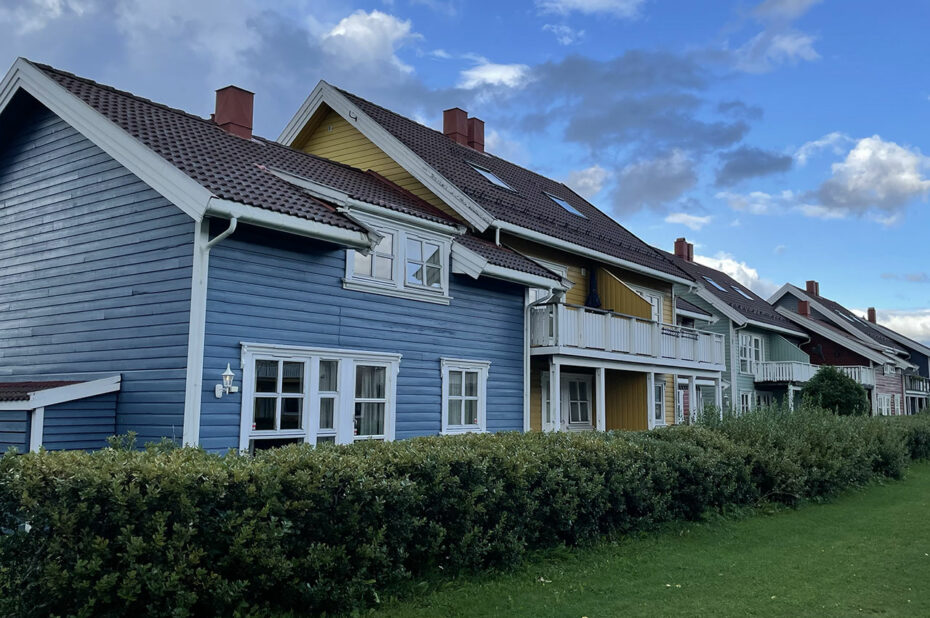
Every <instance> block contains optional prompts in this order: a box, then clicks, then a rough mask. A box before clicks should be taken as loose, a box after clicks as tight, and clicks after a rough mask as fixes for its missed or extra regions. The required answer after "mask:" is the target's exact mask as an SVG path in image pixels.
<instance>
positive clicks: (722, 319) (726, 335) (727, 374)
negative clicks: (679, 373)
mask: <svg viewBox="0 0 930 618" xmlns="http://www.w3.org/2000/svg"><path fill="white" fill-rule="evenodd" d="M681 297H682V298H684V299H685V300H687V301H688V302H690V303H691V304H693V305H696V306H697V307H700V308H701V309H703V310H704V311H707V312H709V313H710V314H711V315H714V316H717V318H718V320H717V321H716V322H714V323H713V324H708V323H706V322H705V323H704V324H703V325H702V326H700V330H703V331H706V332H709V333H717V334H719V335H723V354H724V366H725V369H724V370H723V374H722V379H723V380H725V381H726V382H727V383H730V382H732V381H733V378H732V376H733V374H732V373H731V369H733V364H732V363H733V361H734V359H737V360H738V358H739V356H738V355H739V350H737V349H736V348H735V347H734V343H733V341H732V340H731V338H730V325H731V322H730V319H729V318H727V317H726V316H723V315H721V314H720V313H719V312H718V311H717V310H716V309H715V308H714V306H713V305H711V304H710V303H708V302H707V301H706V300H704V299H703V298H701V297H700V296H698V295H697V294H682V295H681ZM735 371H736V373H737V374H739V367H738V366H737V367H736V368H735ZM666 388H669V387H668V385H666ZM736 404H739V394H738V393H736V392H734V391H733V386H732V385H731V388H730V389H729V390H727V389H723V408H724V409H725V410H726V409H729V408H730V406H732V405H736ZM673 407H674V402H673ZM672 414H673V415H674V409H673V410H672Z"/></svg>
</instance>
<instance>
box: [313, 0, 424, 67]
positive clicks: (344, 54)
mask: <svg viewBox="0 0 930 618" xmlns="http://www.w3.org/2000/svg"><path fill="white" fill-rule="evenodd" d="M416 38H420V35H419V34H416V33H415V32H413V25H412V24H411V22H410V20H409V19H404V20H402V19H398V18H397V17H394V16H393V15H389V14H387V13H382V12H381V11H378V10H374V11H371V12H370V13H366V12H365V11H363V10H358V11H355V12H354V13H352V14H351V15H349V16H348V17H344V18H343V19H341V20H340V21H339V23H337V24H336V25H335V26H333V28H332V29H331V30H330V31H329V32H327V33H326V35H325V36H324V37H323V44H324V46H323V48H324V49H325V50H327V51H328V52H329V54H330V55H331V56H332V57H334V58H338V59H339V60H340V61H341V63H342V64H343V65H344V66H346V67H347V68H350V67H353V66H357V65H371V64H376V63H377V62H379V61H380V60H382V59H384V58H389V59H390V62H391V64H393V65H394V66H395V67H396V68H398V69H400V70H401V71H403V72H404V73H410V72H412V71H413V67H411V66H409V65H407V64H404V63H403V62H402V61H401V59H400V58H398V57H397V55H396V52H397V50H398V49H399V48H400V47H402V46H403V45H404V44H405V43H407V42H409V41H410V40H411V39H416Z"/></svg>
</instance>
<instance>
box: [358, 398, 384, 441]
mask: <svg viewBox="0 0 930 618" xmlns="http://www.w3.org/2000/svg"><path fill="white" fill-rule="evenodd" d="M383 433H384V404H383V403H356V404H355V435H357V436H379V435H381V434H383Z"/></svg>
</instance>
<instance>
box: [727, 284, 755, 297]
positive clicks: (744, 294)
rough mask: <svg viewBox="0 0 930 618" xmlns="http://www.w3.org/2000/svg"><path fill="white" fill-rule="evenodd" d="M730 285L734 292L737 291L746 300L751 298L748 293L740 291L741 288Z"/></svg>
mask: <svg viewBox="0 0 930 618" xmlns="http://www.w3.org/2000/svg"><path fill="white" fill-rule="evenodd" d="M730 287H731V288H733V289H734V290H736V292H737V293H738V294H739V295H740V296H742V297H743V298H745V299H746V300H752V296H750V295H749V294H747V293H746V292H744V291H742V290H741V289H739V288H738V287H736V286H735V285H731V286H730Z"/></svg>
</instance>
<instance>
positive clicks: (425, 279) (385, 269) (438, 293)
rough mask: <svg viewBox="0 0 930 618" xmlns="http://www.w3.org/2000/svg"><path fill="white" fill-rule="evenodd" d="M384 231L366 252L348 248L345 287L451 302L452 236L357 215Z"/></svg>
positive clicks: (378, 218)
mask: <svg viewBox="0 0 930 618" xmlns="http://www.w3.org/2000/svg"><path fill="white" fill-rule="evenodd" d="M355 216H356V217H358V218H359V219H360V220H361V221H362V222H363V223H365V224H366V225H368V226H369V227H371V228H372V229H374V230H376V231H377V232H378V233H379V234H381V235H382V239H381V241H380V242H379V243H378V245H377V246H376V247H375V248H374V249H372V250H371V251H370V252H369V253H368V254H367V255H365V254H363V252H361V251H356V250H355V249H346V271H345V278H344V279H343V287H344V288H346V289H349V290H358V291H362V292H370V293H373V294H383V295H386V296H399V297H402V298H411V299H414V300H421V301H425V302H432V303H439V304H444V305H447V304H449V301H450V297H449V254H450V251H451V248H452V236H451V235H448V234H443V233H440V232H437V231H433V230H430V229H425V228H420V227H416V226H414V225H410V224H406V223H403V222H400V221H395V220H392V219H388V218H386V217H378V216H376V215H370V214H366V215H358V214H356V215H355Z"/></svg>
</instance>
